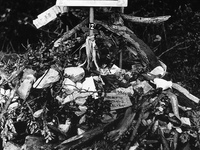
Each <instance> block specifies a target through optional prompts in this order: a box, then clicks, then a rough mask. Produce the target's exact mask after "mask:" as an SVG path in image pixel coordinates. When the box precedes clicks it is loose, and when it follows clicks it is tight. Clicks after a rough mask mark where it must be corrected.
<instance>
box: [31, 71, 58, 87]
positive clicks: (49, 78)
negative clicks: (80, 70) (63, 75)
mask: <svg viewBox="0 0 200 150" xmlns="http://www.w3.org/2000/svg"><path fill="white" fill-rule="evenodd" d="M59 79H60V76H59V72H58V71H56V70H55V69H53V68H50V69H49V70H47V71H45V73H44V74H43V75H42V76H41V77H40V78H39V79H37V81H36V82H35V83H34V84H33V88H36V89H43V88H46V87H49V86H51V85H52V84H53V83H55V82H57V81H58V80H59Z"/></svg>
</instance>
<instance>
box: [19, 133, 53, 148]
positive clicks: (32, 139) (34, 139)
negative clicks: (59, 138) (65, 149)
mask: <svg viewBox="0 0 200 150" xmlns="http://www.w3.org/2000/svg"><path fill="white" fill-rule="evenodd" d="M53 147H54V145H53V144H50V143H49V144H48V143H46V142H45V139H44V138H43V137H38V136H27V137H26V139H25V143H24V145H23V146H22V148H21V150H52V149H53Z"/></svg>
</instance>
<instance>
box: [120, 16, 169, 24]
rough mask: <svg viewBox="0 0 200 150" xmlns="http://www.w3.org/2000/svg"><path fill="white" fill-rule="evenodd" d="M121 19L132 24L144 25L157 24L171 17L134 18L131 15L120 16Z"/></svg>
mask: <svg viewBox="0 0 200 150" xmlns="http://www.w3.org/2000/svg"><path fill="white" fill-rule="evenodd" d="M121 16H122V18H123V19H125V20H128V21H131V22H134V23H146V24H158V23H162V22H164V21H167V20H168V19H169V18H170V17H171V16H159V17H149V18H145V17H136V16H132V15H126V14H121Z"/></svg>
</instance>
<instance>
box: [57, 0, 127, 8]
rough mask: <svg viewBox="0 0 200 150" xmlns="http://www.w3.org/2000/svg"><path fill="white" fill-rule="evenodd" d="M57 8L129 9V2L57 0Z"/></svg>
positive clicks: (121, 0)
mask: <svg viewBox="0 0 200 150" xmlns="http://www.w3.org/2000/svg"><path fill="white" fill-rule="evenodd" d="M56 5H57V6H81V7H85V6H87V7H127V5H128V0H57V1H56Z"/></svg>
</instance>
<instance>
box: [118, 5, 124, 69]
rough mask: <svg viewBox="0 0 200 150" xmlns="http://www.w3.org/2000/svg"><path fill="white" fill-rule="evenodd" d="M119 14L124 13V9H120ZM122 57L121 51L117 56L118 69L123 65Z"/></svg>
mask: <svg viewBox="0 0 200 150" xmlns="http://www.w3.org/2000/svg"><path fill="white" fill-rule="evenodd" d="M121 13H122V14H123V13H124V7H121ZM122 56H123V53H122V50H121V52H120V54H119V67H120V68H122V65H123V58H122Z"/></svg>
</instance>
